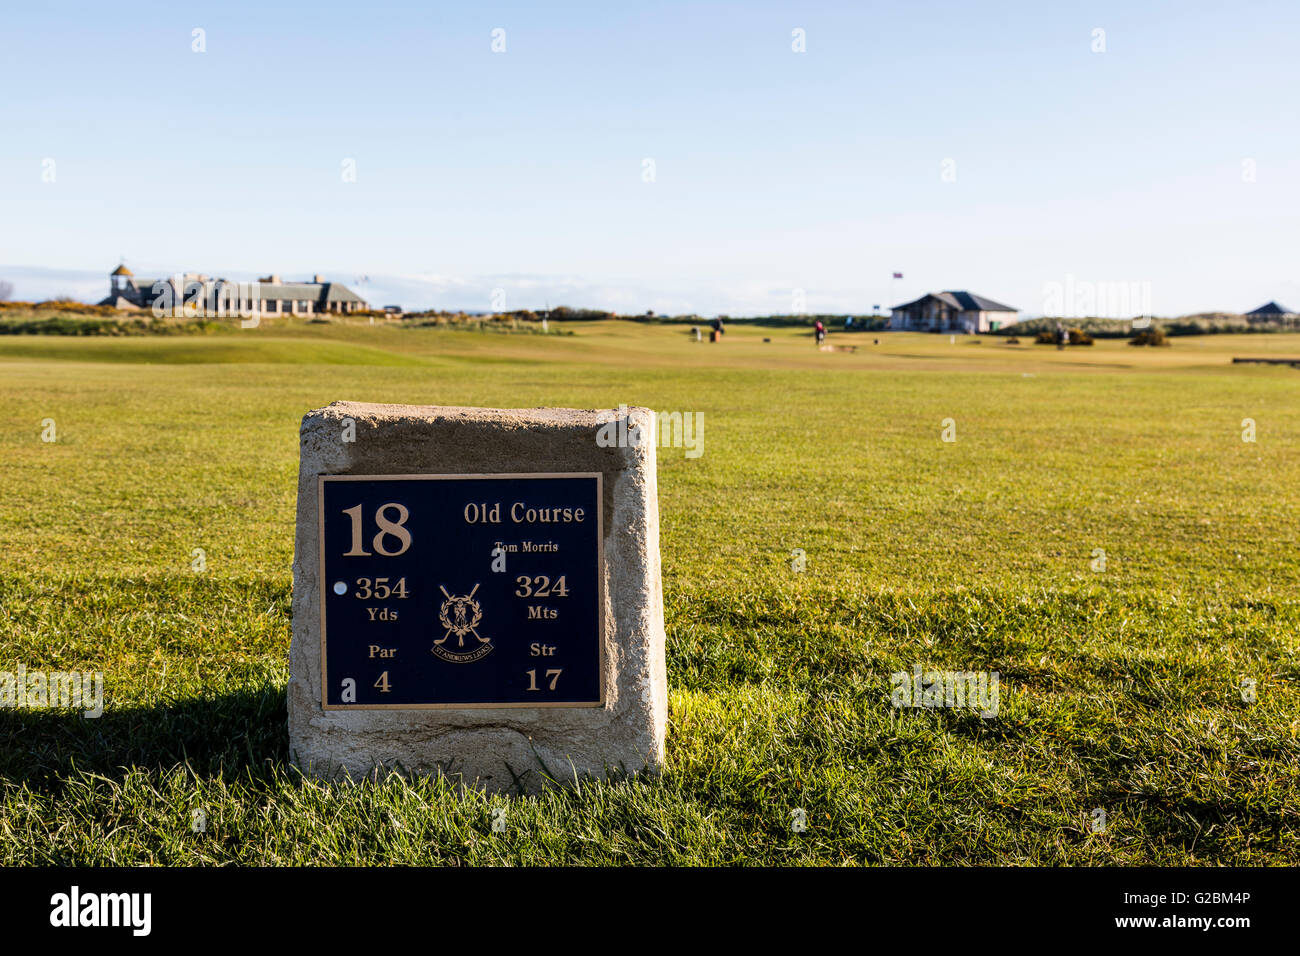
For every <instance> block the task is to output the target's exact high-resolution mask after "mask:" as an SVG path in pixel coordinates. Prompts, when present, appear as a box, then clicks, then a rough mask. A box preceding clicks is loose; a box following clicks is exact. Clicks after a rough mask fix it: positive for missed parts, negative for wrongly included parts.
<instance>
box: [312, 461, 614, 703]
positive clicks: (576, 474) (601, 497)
mask: <svg viewBox="0 0 1300 956" xmlns="http://www.w3.org/2000/svg"><path fill="white" fill-rule="evenodd" d="M463 478H484V479H497V480H502V479H508V478H595V479H596V502H597V508H596V578H597V590H598V591H599V594H598V595H597V600H596V622H597V627H598V629H599V632H600V634H599V637H600V641H599V645H600V647H599V650H600V661H599V663H598V665H597V666H598V667H599V671H600V672H599V678H600V699H599V700H593V701H579V702H569V701H566V702H564V703H546V702H541V703H536V704H520V703H508V704H506V703H503V704H490V703H489V704H331V703H329V679H328V675H327V673H326V662H327V655H326V649H325V640H326V638H325V588H326V581H325V482H327V481H448V480H455V479H463ZM316 524H317V535H318V538H319V545H318V550H319V551H320V561H319V567H318V569H317V580H316V587H317V590H318V591H320V681H321V683H320V694H321V710H329V711H349V710H543V709H548V708H552V707H567V708H571V709H572V708H592V707H604V706H605V660H606V651H605V642H606V634H605V588H606V581H605V476H604V474H603V473H602V472H599V471H526V472H525V471H521V472H516V473H510V474H491V475H460V474H457V475H317V476H316Z"/></svg>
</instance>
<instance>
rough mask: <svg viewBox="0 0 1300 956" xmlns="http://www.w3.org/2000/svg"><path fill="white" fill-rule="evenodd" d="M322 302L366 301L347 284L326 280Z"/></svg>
mask: <svg viewBox="0 0 1300 956" xmlns="http://www.w3.org/2000/svg"><path fill="white" fill-rule="evenodd" d="M321 301H322V302H365V301H366V300H365V299H363V298H361V296H359V295H357V294H356V293H355V292H353V291H352V290H351V289H349V288H348V287H347V286H345V285H343V284H342V283H339V282H326V283H325V294H324V295H322V296H321Z"/></svg>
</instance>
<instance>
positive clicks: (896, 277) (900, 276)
mask: <svg viewBox="0 0 1300 956" xmlns="http://www.w3.org/2000/svg"><path fill="white" fill-rule="evenodd" d="M894 278H895V279H901V278H903V273H901V272H895V273H894Z"/></svg>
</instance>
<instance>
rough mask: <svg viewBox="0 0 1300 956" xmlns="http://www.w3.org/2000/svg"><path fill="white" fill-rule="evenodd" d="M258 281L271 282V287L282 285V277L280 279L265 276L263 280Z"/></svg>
mask: <svg viewBox="0 0 1300 956" xmlns="http://www.w3.org/2000/svg"><path fill="white" fill-rule="evenodd" d="M257 281H258V282H269V283H270V284H271V285H279V284H280V277H279V276H263V277H262V278H260V279H258V280H257Z"/></svg>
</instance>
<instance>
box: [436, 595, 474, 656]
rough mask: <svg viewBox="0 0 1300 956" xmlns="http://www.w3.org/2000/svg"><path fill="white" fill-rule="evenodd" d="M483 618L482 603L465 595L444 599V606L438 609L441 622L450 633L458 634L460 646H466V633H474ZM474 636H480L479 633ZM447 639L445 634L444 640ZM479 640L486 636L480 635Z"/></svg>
mask: <svg viewBox="0 0 1300 956" xmlns="http://www.w3.org/2000/svg"><path fill="white" fill-rule="evenodd" d="M453 609H454V610H453ZM471 614H472V615H473V616H472V617H471V616H470V615H471ZM481 620H483V607H482V605H480V604H479V603H478V601H475V600H474V599H473V598H472V597H468V596H465V595H462V596H460V597H453V598H449V599H447V600H446V601H443V602H442V608H441V609H440V610H439V611H438V621H439V623H440V624H442V626H443V627H445V628H446V629H447V631H448V633H450V634H455V635H456V639H457V641H458V642H459V646H460V647H464V646H465V635H466V634H470V633H473V631H474V628H476V627H478V623H479V621H481ZM474 636H475V637H478V635H477V634H475V635H474ZM446 639H447V638H446V636H444V637H443V640H446ZM479 640H480V641H484V638H481V637H479ZM439 643H441V642H439ZM485 643H486V642H485Z"/></svg>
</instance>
